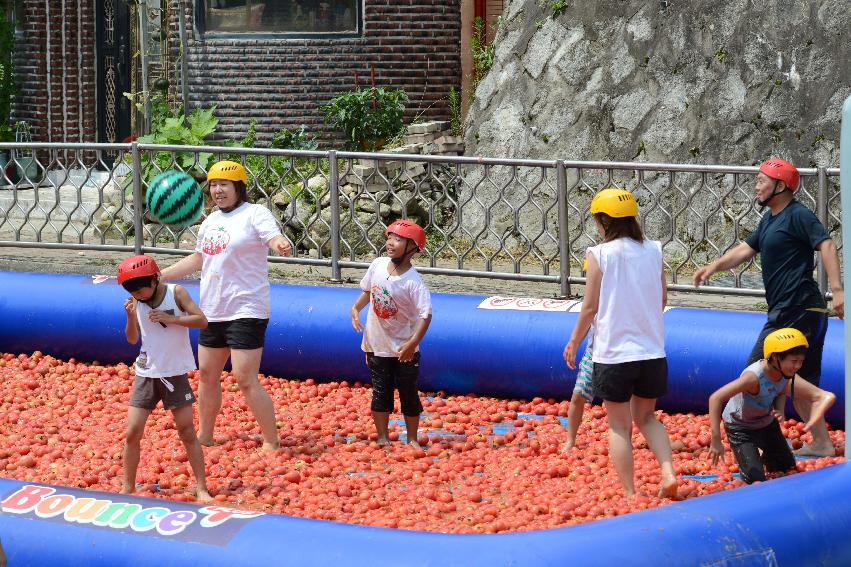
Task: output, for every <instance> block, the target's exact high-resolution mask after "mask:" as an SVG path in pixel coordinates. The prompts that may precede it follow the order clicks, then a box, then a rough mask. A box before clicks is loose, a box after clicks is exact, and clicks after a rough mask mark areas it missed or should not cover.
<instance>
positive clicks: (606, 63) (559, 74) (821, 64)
mask: <svg viewBox="0 0 851 567" xmlns="http://www.w3.org/2000/svg"><path fill="white" fill-rule="evenodd" d="M849 29H851V0H813V1H810V0H791V1H788V2H778V1H776V0H731V1H726V2H719V3H707V2H704V1H696V0H683V1H675V2H644V1H640V0H627V1H623V2H580V1H578V0H573V1H571V2H569V3H568V7H567V9H566V10H565V11H564V12H563V13H561V14H559V15H557V16H554V14H553V12H552V9H551V7H550V3H548V2H540V1H538V0H512V1H511V2H508V3H507V6H506V11H505V14H504V18H503V23H502V26H501V28H500V29H499V31H498V33H497V37H496V42H495V47H496V50H495V62H494V65H493V68H492V69H491V71H490V73H489V74H488V75H487V77H486V78H485V79H484V80H483V81H482V82H481V83H480V84H479V86H478V89H477V91H476V97H475V100H474V103H473V107H472V111H471V112H470V114H469V117H468V121H467V124H466V142H467V148H468V153H474V154H477V155H485V156H495V157H533V158H534V157H548V158H556V157H557V158H562V159H571V160H613V161H632V160H638V161H652V162H675V163H725V164H727V163H728V164H748V165H749V164H756V163H759V162H760V161H762V160H763V159H765V158H766V157H768V156H772V155H782V156H786V157H787V158H790V159H792V160H793V161H794V162H795V163H797V164H799V165H802V166H805V167H806V166H817V165H818V166H837V165H838V146H839V114H840V106H841V104H842V101H844V100H845V98H846V97H848V96H849V95H851V66H849V64H848V61H851V43H849V42H848V41H847V33H848V30H849Z"/></svg>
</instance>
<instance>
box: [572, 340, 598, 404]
mask: <svg viewBox="0 0 851 567" xmlns="http://www.w3.org/2000/svg"><path fill="white" fill-rule="evenodd" d="M593 374H594V363H593V362H592V361H591V347H590V346H587V347H585V353H584V354H583V355H582V360H580V361H579V372H577V374H576V385H574V386H573V393H574V394H579V395H581V396H582V397H583V398H585V401H586V402H588V403H589V404H590V403H592V402H593V401H594V385H593V384H592V383H591V377H592V376H593Z"/></svg>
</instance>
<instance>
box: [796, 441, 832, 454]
mask: <svg viewBox="0 0 851 567" xmlns="http://www.w3.org/2000/svg"><path fill="white" fill-rule="evenodd" d="M793 452H794V453H795V454H796V455H798V456H799V457H833V456H835V455H836V449H835V448H834V447H833V444H826V445H816V444H814V443H807V444H806V445H804V446H803V447H801V448H800V449H798V450H797V451H793Z"/></svg>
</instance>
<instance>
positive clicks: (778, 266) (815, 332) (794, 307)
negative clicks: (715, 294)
mask: <svg viewBox="0 0 851 567" xmlns="http://www.w3.org/2000/svg"><path fill="white" fill-rule="evenodd" d="M798 181H799V174H798V170H797V169H796V168H795V166H794V165H792V164H791V163H789V162H787V161H784V160H782V159H770V160H768V161H766V162H765V163H763V164H762V165H761V166H760V168H759V173H758V174H757V177H756V199H757V203H759V204H760V206H763V207H768V208H769V209H770V210H769V212H767V213H766V214H765V215H764V216H763V217H762V220H761V221H760V223H759V226H758V227H757V229H756V231H755V232H753V233H752V234H751V235H750V236H748V237H747V238H746V239H745V241H744V242H742V243H740V244H739V245H738V246H736V247H734V248H731V249H730V250H728V251H727V253H726V254H724V255H723V256H721V257H720V258H719V259H717V260H715V261H714V262H712V263H711V264H709V265H707V266H703V267H701V268H699V269H698V270H697V271H696V272H695V273H694V276H693V278H692V280H693V283H694V285H695V287H697V286H699V285H700V284H702V283H704V282H706V281H708V280H709V278H710V277H711V276H712V274H714V273H715V272H719V271H726V270H730V269H732V268H735V267H736V266H738V265H739V264H742V263H743V262H747V261H748V260H750V259H751V258H753V257H754V256H756V255H757V254H760V258H761V260H762V281H763V284H764V285H765V299H766V302H767V303H768V321H767V322H766V324H765V326H764V327H763V330H762V332H761V333H760V335H759V337H758V338H757V340H756V343H755V344H754V348H753V350H752V351H751V354H750V357H749V358H748V361H747V364H751V363H753V362H756V361H757V360H759V359H761V358H762V343H763V340H764V339H765V337H766V336H767V335H768V334H770V333H771V332H773V331H776V330H778V329H782V328H785V327H792V328H794V329H798V330H799V331H801V332H802V333H804V335H805V336H806V337H807V341H808V342H809V345H810V348H809V350H808V351H807V358H806V359H805V361H804V365H803V366H802V367H801V369H800V370H799V371H798V375H799V376H800V377H801V378H803V379H805V380H807V381H808V382H811V383H813V384H815V385H818V383H819V378H820V376H821V355H822V349H823V347H824V337H825V334H826V333H827V314H828V309H827V304H826V303H825V301H824V297H823V295H822V293H821V290H819V287H818V284H817V283H816V281H815V279H814V278H813V269H814V267H815V266H814V261H813V250H818V251H819V252H820V253H821V257H822V262H823V263H824V268H825V271H826V272H827V277H828V280H829V282H830V289H831V292H832V293H833V309H834V311H836V314H837V315H838V316H839V318H840V319H841V318H843V317H844V315H845V293H844V291H843V288H842V280H841V279H840V275H839V257H838V255H837V252H836V244H835V243H834V242H833V240H831V238H830V235H829V234H828V233H827V230H825V228H824V225H822V223H821V221H819V220H818V218H817V217H816V216H815V215H814V214H813V213H812V211H810V210H809V209H808V208H806V207H805V206H804V205H802V204H801V203H799V202H798V201H796V200H795V197H794V192H795V190H796V189H797V188H798ZM792 401H793V403H794V405H795V410H796V411H797V412H798V414H799V415H800V416H801V418H802V419H803V420H804V421H807V419H808V418H809V415H810V407H809V406H808V405H806V404H805V403H803V402H801V403H799V402H800V401H799V400H797V399H794V397H793V400H792ZM812 434H813V442H812V443H810V444H807V445H804V447H802V448H801V449H800V450H798V452H797V453H798V454H799V455H813V456H833V455H834V453H835V451H834V447H833V443H831V441H830V437H828V434H827V427H826V425H825V423H824V420H822V421H821V422H820V423H818V424H817V425H816V426H815V427H813V429H812Z"/></svg>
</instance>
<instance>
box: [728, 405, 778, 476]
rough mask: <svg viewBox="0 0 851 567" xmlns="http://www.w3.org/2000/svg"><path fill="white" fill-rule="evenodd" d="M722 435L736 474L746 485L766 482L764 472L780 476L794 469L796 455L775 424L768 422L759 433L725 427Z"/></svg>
mask: <svg viewBox="0 0 851 567" xmlns="http://www.w3.org/2000/svg"><path fill="white" fill-rule="evenodd" d="M724 431H726V432H727V441H729V442H730V449H732V450H733V455H734V456H735V457H736V462H737V463H738V464H739V471H740V472H741V473H742V477H743V478H744V481H745V482H747V483H748V484H750V483H752V482H755V481H757V480H759V481H763V480H765V469H768V471H769V472H783V471H786V470H789V469H791V468H793V467H794V466H795V455H793V454H792V450H791V449H790V448H789V444H788V443H786V438H785V437H783V433H782V432H781V431H780V424H779V423H777V420H771V423H769V424H768V425H766V426H765V427H763V428H762V429H745V428H744V427H736V426H735V425H730V424H728V423H724ZM760 450H761V451H762V456H760V454H759V452H760Z"/></svg>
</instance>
